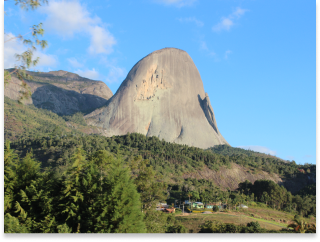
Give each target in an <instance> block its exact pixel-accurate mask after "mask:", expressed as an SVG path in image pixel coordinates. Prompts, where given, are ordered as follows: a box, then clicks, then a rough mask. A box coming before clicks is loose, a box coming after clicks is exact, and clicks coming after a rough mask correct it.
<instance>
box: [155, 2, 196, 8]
mask: <svg viewBox="0 0 320 242" xmlns="http://www.w3.org/2000/svg"><path fill="white" fill-rule="evenodd" d="M196 1H197V0H154V2H157V3H160V4H164V5H168V6H170V5H171V6H175V7H179V8H181V7H184V6H191V5H193V3H194V2H196Z"/></svg>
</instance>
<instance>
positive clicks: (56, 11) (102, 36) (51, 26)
mask: <svg viewBox="0 0 320 242" xmlns="http://www.w3.org/2000/svg"><path fill="white" fill-rule="evenodd" d="M40 11H41V12H43V13H45V14H46V15H47V19H46V20H45V22H44V28H45V29H46V30H48V31H53V32H56V33H57V34H59V35H61V36H63V37H64V38H72V37H73V36H74V35H75V34H83V35H85V36H89V37H90V46H89V48H88V52H89V53H90V54H100V53H104V54H110V53H111V52H112V51H113V49H112V47H113V45H115V44H116V40H115V38H114V37H113V35H112V34H111V33H110V32H109V31H108V30H107V29H106V28H104V27H102V26H103V25H105V24H104V23H103V22H102V21H101V19H100V18H99V17H97V16H94V17H92V16H91V14H90V13H89V12H88V10H87V9H86V7H85V6H84V5H81V4H80V3H79V1H78V0H72V1H66V0H60V1H58V0H52V1H49V5H48V6H43V7H42V8H40Z"/></svg>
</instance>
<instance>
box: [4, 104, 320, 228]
mask: <svg viewBox="0 0 320 242" xmlns="http://www.w3.org/2000/svg"><path fill="white" fill-rule="evenodd" d="M31 117H32V118H31ZM5 119H7V120H8V121H7V122H6V120H5V125H6V129H5V141H6V148H5V231H6V232H73V233H77V232H81V233H83V232H86V233H87V232H94V233H95V232H155V233H164V232H168V233H169V232H174V233H176V232H179V233H180V232H188V231H187V229H186V228H185V227H184V226H183V225H181V223H180V222H179V220H176V219H175V216H173V215H172V214H166V213H162V212H159V211H156V210H155V206H156V204H157V203H159V202H167V203H168V204H170V205H171V204H173V205H176V206H180V205H182V204H183V202H184V201H185V200H190V201H200V202H203V203H210V202H220V203H223V204H225V208H226V210H230V211H232V210H237V209H238V206H239V204H242V203H243V204H250V205H255V204H258V205H259V206H266V207H270V208H272V209H275V210H280V211H286V212H290V213H292V214H293V215H295V214H296V215H300V216H301V217H310V216H316V203H315V201H316V196H315V188H316V186H315V183H314V182H313V181H314V180H315V172H316V166H315V165H310V164H305V165H297V164H296V163H295V162H294V161H292V162H289V161H283V160H281V159H279V158H277V157H274V156H270V155H266V154H262V153H258V152H253V151H248V150H244V149H240V148H233V147H230V146H225V145H221V146H215V147H212V148H210V149H207V150H203V149H200V148H196V147H189V146H186V145H179V144H175V143H170V142H166V141H164V140H160V139H159V138H157V137H146V136H144V135H142V134H137V133H132V134H129V133H128V134H127V135H123V136H113V137H104V136H100V135H97V134H86V133H85V132H83V131H84V130H88V128H91V127H88V126H87V125H86V123H85V121H84V119H83V115H82V114H81V113H76V114H74V115H72V116H63V117H61V116H58V115H56V114H54V113H52V112H50V111H47V110H42V109H37V108H35V107H33V106H32V105H29V106H23V105H19V104H17V102H15V101H12V100H10V99H7V98H6V99H5ZM12 121H14V122H13V123H12ZM88 133H90V132H88ZM9 141H11V143H10V142H9ZM235 164H237V165H239V166H240V167H243V168H244V169H246V170H247V172H249V173H251V174H261V173H262V172H265V173H267V174H271V175H272V174H276V175H277V176H278V177H280V178H282V179H283V180H284V181H286V182H288V181H295V180H297V179H298V181H299V179H300V180H302V179H303V180H307V181H308V183H307V186H305V187H304V188H303V189H301V190H300V191H298V192H296V193H294V194H292V193H291V192H290V191H288V190H287V189H286V188H285V187H284V186H282V185H285V184H277V183H275V182H274V181H271V180H266V179H260V180H259V179H258V180H255V181H254V182H250V181H244V180H243V181H242V182H240V183H239V184H237V189H231V188H230V187H221V186H219V185H217V184H216V183H215V181H214V180H212V179H208V178H206V179H204V178H201V179H199V178H192V177H190V176H189V177H188V176H187V175H186V174H191V173H194V172H195V171H197V172H198V171H206V170H207V171H210V170H211V171H215V172H217V171H219V170H221V169H229V170H230V169H233V167H234V165H235ZM124 188H126V189H124ZM129 198H130V199H129ZM128 207H130V209H128ZM37 208H41V209H37ZM115 208H117V209H118V210H117V209H115ZM190 209H191V208H190ZM191 210H192V209H191ZM40 211H41V212H40ZM133 218H134V219H133ZM128 223H130V224H131V225H129V224H128ZM133 225H134V226H133ZM230 226H231V225H224V224H216V223H211V224H209V222H208V223H207V224H205V225H204V227H203V228H202V229H201V231H202V232H205V231H207V232H208V231H211V232H215V231H216V232H217V231H224V230H223V229H226V228H228V230H230V231H236V232H241V231H242V232H246V231H247V232H248V231H256V232H259V231H260V232H266V230H263V229H261V228H259V226H258V225H257V224H248V225H247V226H242V227H241V226H240V227H237V226H236V227H234V226H231V227H230ZM217 228H219V229H217ZM269 232H270V231H269Z"/></svg>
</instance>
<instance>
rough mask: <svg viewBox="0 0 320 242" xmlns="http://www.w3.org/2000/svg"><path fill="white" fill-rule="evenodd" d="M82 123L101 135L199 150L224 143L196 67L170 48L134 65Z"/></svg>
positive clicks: (182, 53) (188, 58) (156, 52)
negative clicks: (150, 138)
mask: <svg viewBox="0 0 320 242" xmlns="http://www.w3.org/2000/svg"><path fill="white" fill-rule="evenodd" d="M85 118H86V122H87V123H88V124H91V125H95V126H98V127H101V128H103V129H104V131H105V133H104V134H105V135H107V136H112V135H124V134H127V133H128V132H129V133H132V132H138V133H141V134H144V135H146V136H157V137H159V138H160V139H164V140H165V141H169V142H175V143H179V144H187V145H189V146H195V147H200V148H208V147H211V146H214V145H218V144H228V143H227V141H226V140H225V139H224V138H223V136H222V135H221V134H220V132H219V130H218V126H217V122H216V120H215V116H214V112H213V109H212V106H211V104H210V100H209V97H208V95H207V94H206V93H205V91H204V88H203V83H202V80H201V77H200V74H199V71H198V69H197V67H196V66H195V64H194V62H193V61H192V59H191V57H190V56H189V55H188V54H187V52H185V51H183V50H180V49H175V48H164V49H161V50H157V51H154V52H152V53H151V54H149V55H147V56H146V57H144V58H143V59H142V60H140V61H139V62H138V63H137V64H135V65H134V67H133V68H132V69H131V70H130V72H129V74H128V75H127V77H126V79H125V80H124V81H123V82H122V84H121V86H120V87H119V89H118V91H117V92H116V94H115V95H114V96H113V97H112V98H111V99H110V100H109V101H108V103H107V105H106V106H105V107H103V108H99V109H97V110H95V111H93V112H92V113H90V114H88V115H87V116H86V117H85Z"/></svg>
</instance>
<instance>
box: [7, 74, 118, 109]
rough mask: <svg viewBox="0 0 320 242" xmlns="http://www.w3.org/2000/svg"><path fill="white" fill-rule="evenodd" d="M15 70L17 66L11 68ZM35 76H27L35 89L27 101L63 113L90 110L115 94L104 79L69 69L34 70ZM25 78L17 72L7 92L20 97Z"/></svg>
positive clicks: (11, 96) (15, 98) (14, 96)
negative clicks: (20, 77)
mask: <svg viewBox="0 0 320 242" xmlns="http://www.w3.org/2000/svg"><path fill="white" fill-rule="evenodd" d="M8 71H9V72H10V73H13V71H14V69H8ZM27 73H28V74H29V75H31V76H32V77H33V78H32V79H30V78H29V79H26V80H24V81H25V82H26V83H27V85H28V86H29V88H30V91H31V93H32V96H31V98H29V99H28V100H25V104H33V105H34V106H35V107H37V108H42V109H47V110H50V111H52V112H54V113H57V114H59V115H72V114H74V113H77V112H83V113H88V112H91V111H93V110H95V109H96V108H99V107H101V106H103V105H105V104H106V102H107V100H109V99H110V98H111V97H112V95H113V94H112V92H111V90H110V89H109V87H108V86H107V85H106V84H105V83H104V82H102V81H94V80H90V79H88V78H83V77H80V76H79V75H77V74H74V73H71V72H67V71H51V72H31V71H27ZM20 84H21V81H20V80H19V79H18V78H17V76H16V74H15V73H14V74H12V80H11V81H10V82H9V84H8V85H6V87H5V90H4V95H5V96H7V97H9V98H10V99H13V100H18V99H19V97H20V91H23V90H24V88H23V87H21V85H20Z"/></svg>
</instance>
